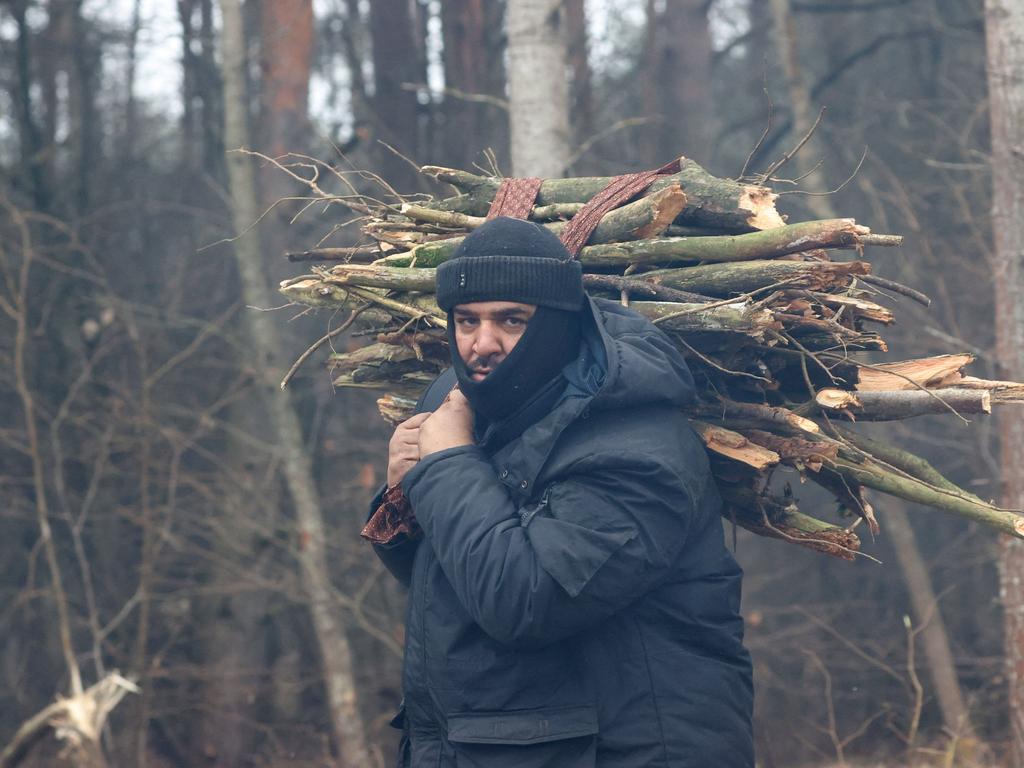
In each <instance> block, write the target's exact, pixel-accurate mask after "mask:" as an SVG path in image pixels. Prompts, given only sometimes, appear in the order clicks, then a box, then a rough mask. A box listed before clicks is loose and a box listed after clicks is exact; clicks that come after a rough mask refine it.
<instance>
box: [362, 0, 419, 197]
mask: <svg viewBox="0 0 1024 768" xmlns="http://www.w3.org/2000/svg"><path fill="white" fill-rule="evenodd" d="M370 36H371V38H372V40H373V78H374V84H375V86H376V89H375V92H374V96H373V114H374V124H375V128H376V134H377V136H378V137H379V138H380V139H381V140H383V141H385V142H387V143H388V144H390V145H391V146H392V147H394V148H395V149H396V150H398V151H399V152H401V153H402V154H403V155H405V156H406V157H408V158H410V159H411V160H413V161H415V160H416V156H417V154H418V152H419V121H418V114H417V101H416V91H414V90H409V89H408V88H406V87H405V84H407V83H421V82H423V80H424V77H425V75H424V74H423V73H421V72H420V71H419V67H418V65H419V57H418V55H417V52H416V46H415V44H414V42H413V41H414V40H415V34H414V25H413V19H412V15H411V14H410V12H409V2H408V0H374V2H373V3H371V4H370ZM374 154H375V156H376V157H379V161H378V165H379V168H378V169H377V170H378V172H379V173H380V174H381V175H382V176H383V177H384V178H385V179H387V180H388V182H389V183H390V184H391V185H392V186H393V187H394V188H395V189H396V190H398V191H399V192H402V193H405V192H411V191H413V190H414V188H415V186H416V184H417V181H418V178H417V175H416V171H415V169H414V168H413V167H412V166H411V165H410V164H409V163H408V162H406V161H405V160H403V159H402V158H401V157H398V156H396V155H395V154H394V153H393V152H391V151H390V150H388V149H387V148H386V147H383V146H379V145H378V146H377V147H375V148H374Z"/></svg>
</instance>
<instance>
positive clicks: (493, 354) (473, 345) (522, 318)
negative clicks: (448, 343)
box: [452, 301, 537, 381]
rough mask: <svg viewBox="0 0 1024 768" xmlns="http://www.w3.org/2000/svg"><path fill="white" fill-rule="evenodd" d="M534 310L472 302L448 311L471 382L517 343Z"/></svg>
mask: <svg viewBox="0 0 1024 768" xmlns="http://www.w3.org/2000/svg"><path fill="white" fill-rule="evenodd" d="M536 311H537V307H536V306H535V305H533V304H520V303H518V302H515V301H475V302H472V303H470V304H459V305H457V306H456V307H455V308H454V309H453V310H452V315H453V316H454V320H455V341H456V343H457V344H458V347H459V357H461V358H462V362H464V363H465V364H466V367H467V368H469V370H470V374H471V376H472V378H473V381H483V380H484V378H485V377H486V376H487V374H489V373H490V372H491V371H493V370H494V369H495V368H497V367H498V364H499V363H500V362H501V361H502V360H504V359H505V358H506V357H508V355H509V353H510V352H511V351H512V349H513V348H514V347H515V345H516V344H518V343H519V339H521V338H522V336H523V333H525V332H526V326H527V324H528V323H529V322H530V318H531V317H533V314H534V312H536Z"/></svg>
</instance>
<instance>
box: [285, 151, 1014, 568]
mask: <svg viewBox="0 0 1024 768" xmlns="http://www.w3.org/2000/svg"><path fill="white" fill-rule="evenodd" d="M679 167H680V171H679V172H678V173H674V174H666V175H662V176H659V177H658V178H657V179H656V180H655V181H654V182H653V183H652V184H651V185H650V186H649V187H648V188H647V189H646V191H645V192H643V193H642V195H641V196H639V197H638V198H636V199H634V200H632V201H631V202H628V203H627V204H625V205H622V206H621V207H618V208H616V209H615V210H613V211H611V212H610V213H607V214H606V215H605V216H604V217H603V218H602V219H601V220H600V223H599V224H598V225H597V227H596V229H594V231H593V233H592V234H591V236H590V238H589V240H587V242H586V244H585V245H584V247H583V248H582V250H580V252H579V259H580V261H581V262H582V264H583V268H584V272H585V275H584V280H585V285H586V288H587V290H588V291H589V292H590V293H591V294H592V295H594V296H602V297H606V298H611V299H614V300H617V301H620V302H622V303H623V304H626V305H628V306H629V307H631V308H632V309H634V310H635V311H637V312H639V313H640V314H642V315H644V316H646V317H648V318H650V320H651V321H652V322H653V323H655V324H656V325H657V326H658V327H660V328H661V329H662V330H663V331H664V332H665V333H666V334H668V335H669V337H670V338H671V339H672V340H673V341H674V342H675V343H676V344H677V345H678V347H679V349H680V350H681V351H682V352H683V354H684V355H685V356H686V358H687V360H688V362H689V364H690V366H691V369H692V371H693V373H694V377H695V379H696V381H697V388H698V393H699V399H698V401H697V402H696V403H694V404H693V405H692V407H690V408H689V409H688V415H689V416H690V418H691V419H692V423H693V425H694V428H695V429H696V430H697V432H698V433H699V434H700V436H701V438H702V439H703V440H704V443H705V445H706V446H707V449H708V452H709V455H710V456H711V459H712V467H713V470H714V473H715V476H716V479H717V481H718V485H719V488H720V491H721V494H722V496H723V498H724V500H725V502H726V503H725V507H724V511H723V514H724V515H725V516H726V517H727V518H728V519H730V520H732V521H734V522H735V523H736V524H737V525H740V526H742V527H744V528H747V529H749V530H751V531H754V532H755V533H758V534H762V535H765V536H771V537H776V538H780V539H784V540H787V541H792V542H795V543H798V544H802V545H805V546H808V547H811V548H813V549H816V550H819V551H822V552H826V553H828V554H832V555H835V556H838V557H842V558H846V559H852V558H853V557H854V555H855V554H856V552H857V551H858V548H859V546H860V541H859V538H858V536H857V534H856V532H855V529H856V527H857V525H858V524H860V523H862V522H863V523H866V525H867V526H868V527H869V528H870V530H871V531H872V533H876V532H877V531H878V522H877V520H876V516H875V512H874V510H873V508H872V505H871V504H870V503H869V501H868V498H867V495H866V493H865V490H866V489H874V490H877V491H881V492H884V493H887V494H892V495H894V496H899V497H902V498H904V499H908V500H911V501H915V502H919V503H923V504H927V505H929V506H931V507H934V508H938V509H942V510H945V511H947V512H952V513H955V514H959V515H963V516H965V517H968V518H971V519H973V520H978V521H981V522H983V523H986V524H988V525H991V526H993V527H995V528H996V529H998V530H1000V531H1002V532H1005V533H1009V534H1011V535H1015V536H1019V537H1022V538H1024V516H1021V515H1020V514H1018V513H1017V512H1015V511H1012V510H1005V509H1000V508H998V507H996V506H994V505H992V504H990V503H987V502H985V501H984V500H982V499H980V498H978V497H977V496H975V495H973V494H971V493H969V492H968V491H965V490H963V489H962V488H959V487H957V486H956V485H954V484H953V483H951V482H950V481H948V480H947V479H945V478H944V477H943V476H942V475H941V474H939V473H938V472H937V471H936V470H935V469H934V468H933V467H931V466H930V465H929V464H928V463H927V462H926V461H924V460H923V459H921V458H919V457H917V456H914V455H912V454H910V453H908V452H905V451H902V450H900V449H898V448H895V447H894V446H892V445H889V444H887V443H884V442H881V441H878V440H874V439H869V438H868V437H866V436H864V435H862V434H858V432H857V431H855V429H853V427H854V425H855V424H856V423H858V422H864V421H880V420H893V419H906V418H911V417H914V416H919V415H923V414H949V415H950V416H951V417H952V418H957V417H958V416H959V415H960V414H978V413H989V412H990V411H991V409H992V406H993V404H996V403H1024V384H1019V383H1014V382H1001V381H989V380H983V379H977V378H973V377H971V376H967V375H964V374H963V373H962V369H963V368H964V367H965V366H966V365H967V364H968V363H970V362H971V360H972V357H971V355H967V354H951V355H945V356H942V357H933V358H925V359H916V360H905V361H901V362H888V363H881V364H879V363H871V362H869V361H868V360H867V359H866V358H867V357H868V355H869V354H870V353H877V352H885V351H887V348H886V344H885V341H884V340H883V339H882V338H881V336H879V335H878V333H877V330H875V329H877V328H878V327H880V326H886V325H889V324H891V323H892V322H893V321H894V317H893V313H892V312H891V311H890V310H889V309H888V308H886V307H885V306H883V304H882V303H881V302H883V301H885V300H886V299H887V298H889V297H891V296H892V295H898V296H902V297H905V298H907V299H910V300H914V301H919V302H922V303H928V298H927V297H926V296H924V295H923V294H921V293H920V292H918V291H916V290H914V289H912V288H909V287H906V286H903V285H900V284H898V283H895V282H892V281H889V280H884V279H882V278H878V277H875V276H873V275H872V274H871V265H870V264H869V262H868V261H866V260H865V258H864V256H865V251H866V249H868V248H872V247H893V246H898V245H899V244H900V242H901V238H900V237H899V236H895V235H879V234H873V233H871V231H870V230H869V229H868V228H867V227H864V226H861V225H859V224H857V223H856V222H855V221H854V220H853V219H834V220H828V221H807V222H801V223H786V221H785V220H784V218H783V217H782V216H781V215H780V214H779V213H778V211H777V210H776V208H775V200H776V197H777V195H776V194H775V193H773V192H772V191H771V190H770V189H769V188H767V187H765V186H760V185H756V184H745V183H740V182H737V181H732V180H728V179H720V178H716V177H714V176H711V175H710V174H708V173H707V172H706V171H705V170H704V169H703V168H701V167H700V166H699V165H697V164H696V163H694V162H692V161H690V160H688V159H685V158H684V159H682V160H681V161H680V166H679ZM421 171H422V173H423V174H424V175H426V176H428V177H431V178H432V179H435V180H437V181H439V182H447V183H448V184H451V185H453V186H454V188H455V194H454V195H453V196H451V197H447V198H426V199H420V200H417V202H415V203H412V202H405V203H402V204H399V205H394V206H392V205H387V204H384V203H374V202H370V201H367V200H363V201H362V202H360V203H359V205H358V207H357V210H359V211H360V212H361V213H362V214H363V217H362V231H363V232H364V233H365V235H366V236H367V238H368V240H369V241H370V242H369V244H367V245H361V246H356V247H351V248H316V249H313V250H310V251H305V252H302V253H294V254H289V257H290V258H291V259H292V260H293V261H313V262H321V263H320V264H318V265H317V266H314V267H313V268H312V269H311V274H306V275H302V276H299V277H295V278H293V279H290V280H286V281H284V282H283V283H282V284H281V292H282V293H283V294H284V295H285V296H287V297H288V298H289V299H291V300H292V301H294V302H297V303H301V304H304V305H308V306H312V307H326V308H332V309H337V308H347V309H349V310H350V315H349V320H348V321H347V322H346V323H345V325H344V327H345V328H348V327H349V326H353V330H352V334H353V338H355V339H362V340H365V342H366V343H365V345H364V346H362V347H359V348H356V349H355V350H354V351H346V352H336V353H334V354H331V355H330V356H329V358H328V366H329V367H330V370H331V371H332V373H333V376H334V383H335V385H337V386H345V387H370V388H376V389H379V390H381V391H382V392H383V393H385V394H384V396H383V397H382V398H381V399H380V400H379V401H378V403H379V406H380V410H381V413H382V414H383V415H384V417H385V418H387V419H389V420H391V421H392V422H397V421H399V420H401V419H403V418H405V417H407V416H408V415H410V414H411V409H412V407H413V405H414V403H415V400H416V398H417V397H418V395H419V394H420V393H421V392H422V390H423V389H424V387H425V386H426V385H427V384H428V383H429V382H430V381H431V380H432V379H433V378H434V377H435V376H436V375H437V374H438V373H439V372H440V371H441V370H442V369H443V368H445V367H446V366H447V365H448V359H449V357H448V350H447V343H446V337H445V330H444V329H445V325H446V316H445V313H443V312H442V311H440V310H439V309H438V307H437V305H436V304H435V302H434V298H433V291H434V269H435V267H436V266H437V265H438V264H440V263H441V262H443V261H444V260H445V259H447V258H449V257H450V256H451V254H452V253H453V251H454V250H455V248H456V247H457V246H458V244H459V243H460V242H461V240H462V238H463V237H464V236H465V235H466V233H467V232H469V231H471V230H472V229H474V228H476V227H478V226H480V225H481V224H483V223H484V221H485V220H486V219H485V215H486V213H487V211H488V208H489V206H490V205H491V202H492V200H493V198H494V196H495V194H496V192H497V191H498V189H499V186H500V184H501V179H500V178H496V177H487V176H479V175H474V174H470V173H466V172H462V171H456V170H452V169H448V168H439V167H433V166H427V167H424V168H422V169H421ZM610 181H611V180H610V179H607V178H573V179H552V180H547V181H545V182H544V183H543V184H542V186H541V188H540V192H539V194H538V196H537V200H536V204H535V207H534V208H533V210H532V213H531V215H530V218H531V220H533V221H536V222H538V223H540V224H542V225H544V226H546V227H548V228H550V229H551V230H552V231H554V232H556V233H558V232H559V231H561V229H562V228H563V227H565V226H566V225H567V224H566V222H567V221H568V220H569V219H571V218H572V217H573V215H574V214H576V213H577V212H578V211H579V210H580V209H581V208H582V207H583V204H584V203H586V202H587V201H588V200H590V199H591V198H592V197H594V196H595V195H597V194H598V193H599V192H600V191H601V190H602V189H604V188H605V187H606V185H607V184H608V183H609V182H610ZM315 191H317V192H318V194H322V193H321V192H319V188H317V189H315ZM325 197H326V196H325ZM350 207H353V206H352V205H351V204H350ZM837 256H849V257H850V258H842V259H840V258H837ZM327 262H337V263H333V264H328V263H327ZM335 333H337V330H336V331H334V332H332V333H331V334H328V335H327V336H325V337H324V338H323V339H321V340H320V342H318V343H317V344H316V345H314V346H313V347H312V348H311V350H310V351H312V350H313V349H316V348H317V347H318V346H319V345H320V344H321V343H323V342H324V341H326V340H327V339H328V338H329V337H331V336H332V335H334V334H335ZM308 356H309V352H307V354H306V355H304V356H303V358H301V359H300V361H301V360H304V359H306V358H307V357H308ZM293 370H294V369H293ZM780 468H787V469H788V471H790V472H796V473H799V475H800V476H801V479H806V480H809V481H812V482H813V483H816V484H817V485H819V486H821V487H823V488H825V489H826V490H827V491H828V492H829V493H830V494H831V496H833V497H834V498H835V500H836V503H837V507H838V509H837V511H838V513H839V515H840V516H841V517H839V518H837V520H838V522H826V521H824V520H820V519H817V518H816V517H811V516H809V515H808V514H806V513H805V512H803V511H801V510H799V509H798V506H797V499H796V498H795V497H794V496H793V494H792V492H791V491H790V484H789V483H786V482H779V481H777V479H776V477H775V474H776V470H777V469H780ZM784 479H785V478H784V477H782V480H784ZM819 506H820V505H819ZM826 512H828V511H826ZM821 516H824V514H822V515H821ZM843 517H845V518H846V519H845V520H843V519H842V518H843Z"/></svg>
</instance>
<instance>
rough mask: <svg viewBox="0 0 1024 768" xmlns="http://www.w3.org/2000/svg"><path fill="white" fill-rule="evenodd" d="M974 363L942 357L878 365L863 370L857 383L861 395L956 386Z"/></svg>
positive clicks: (957, 357) (963, 358) (961, 357)
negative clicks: (962, 373) (961, 372)
mask: <svg viewBox="0 0 1024 768" xmlns="http://www.w3.org/2000/svg"><path fill="white" fill-rule="evenodd" d="M972 362H974V355H969V354H959V355H939V356H937V357H923V358H919V359H916V360H901V361H899V362H895V363H877V364H875V365H872V367H871V368H862V369H861V371H860V378H859V380H858V381H857V391H858V392H871V391H892V390H897V389H918V388H919V387H943V386H955V385H956V384H957V383H958V382H959V381H960V380H961V379H962V376H961V375H960V371H961V369H962V368H964V366H966V365H968V364H969V363H972Z"/></svg>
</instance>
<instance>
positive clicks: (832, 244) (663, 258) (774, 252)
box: [384, 187, 869, 268]
mask: <svg viewBox="0 0 1024 768" xmlns="http://www.w3.org/2000/svg"><path fill="white" fill-rule="evenodd" d="M674 189H678V188H677V187H668V188H667V189H665V190H662V192H659V193H657V194H654V195H651V196H649V197H645V198H641V199H640V200H638V201H637V202H635V203H631V204H630V205H628V206H624V207H623V208H619V209H617V210H615V211H612V212H611V213H609V214H607V215H606V216H605V217H604V218H603V219H602V220H601V224H599V225H598V227H597V229H596V230H594V234H593V235H592V236H591V238H590V240H588V241H587V242H588V245H587V246H586V247H584V248H583V249H582V250H581V251H580V254H579V260H580V262H581V263H582V264H583V265H584V266H586V267H601V268H603V267H625V266H627V265H629V264H657V265H661V266H664V265H667V264H672V263H675V262H688V261H702V262H731V261H749V260H752V259H771V258H776V257H779V256H786V255H789V254H795V253H804V252H807V251H810V250H814V249H818V248H856V247H859V245H860V239H861V237H863V236H864V235H865V234H866V233H867V232H868V231H869V230H868V229H867V227H862V226H859V225H858V224H857V223H856V222H855V221H854V220H853V219H828V220H825V221H807V222H803V223H800V224H790V225H786V226H780V227H777V228H775V229H769V230H765V231H762V232H750V233H747V234H742V235H731V236H705V237H660V238H658V237H654V235H657V234H658V233H659V232H660V231H662V230H663V229H664V228H665V220H664V216H665V210H666V209H667V210H669V211H670V212H671V210H674V206H675V205H678V204H679V199H678V198H677V197H676V196H666V197H664V198H661V197H659V195H664V194H665V193H666V192H670V191H672V190H674ZM680 194H681V193H680ZM641 203H642V204H643V205H641ZM670 206H671V207H670ZM547 226H548V227H549V228H550V229H552V230H553V231H555V232H558V231H561V229H562V227H563V226H564V224H561V223H559V224H549V225H547ZM652 238H653V239H652ZM461 242H462V238H451V239H450V240H439V241H435V242H432V243H422V244H420V245H416V246H414V247H413V248H412V250H411V251H410V252H409V253H406V254H394V255H392V256H387V257H385V258H384V261H385V262H386V263H388V264H390V265H392V266H411V265H413V264H415V265H416V266H419V267H436V266H437V265H438V264H440V263H441V262H443V261H446V260H447V259H449V258H451V255H452V253H453V252H454V251H455V249H456V248H457V247H458V245H459V243H461Z"/></svg>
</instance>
